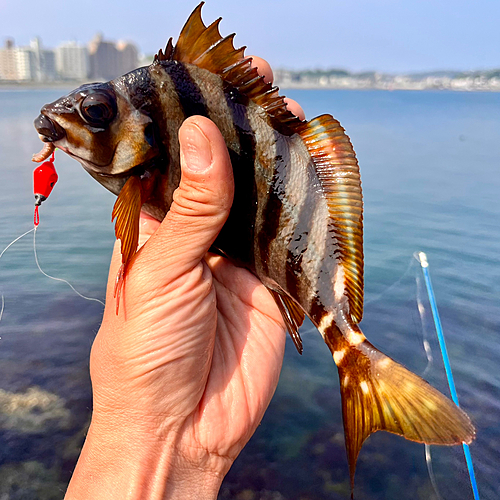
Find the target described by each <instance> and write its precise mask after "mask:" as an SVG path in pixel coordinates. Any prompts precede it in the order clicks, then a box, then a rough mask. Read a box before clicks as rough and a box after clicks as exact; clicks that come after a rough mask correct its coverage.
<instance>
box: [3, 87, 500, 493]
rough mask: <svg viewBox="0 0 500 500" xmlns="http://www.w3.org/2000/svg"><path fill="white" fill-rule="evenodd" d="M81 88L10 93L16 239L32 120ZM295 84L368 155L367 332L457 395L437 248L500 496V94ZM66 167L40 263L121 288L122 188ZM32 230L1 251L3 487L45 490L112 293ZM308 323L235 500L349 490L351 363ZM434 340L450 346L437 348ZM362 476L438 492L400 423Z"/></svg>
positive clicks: (460, 381) (64, 476)
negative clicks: (342, 385)
mask: <svg viewBox="0 0 500 500" xmlns="http://www.w3.org/2000/svg"><path fill="white" fill-rule="evenodd" d="M68 90H69V89H68ZM64 93H65V91H64V90H43V91H42V90H31V89H30V90H21V91H7V90H4V91H1V92H0V251H1V249H3V248H4V247H5V246H6V245H7V244H8V243H10V241H12V240H13V239H14V238H15V237H16V236H18V235H19V234H21V233H23V232H24V231H26V230H28V229H30V228H31V227H32V220H33V195H32V184H31V183H32V170H33V167H34V164H33V163H32V162H31V161H30V158H31V155H32V154H33V153H34V152H37V151H38V150H39V149H40V147H41V143H40V141H39V139H38V137H37V134H36V132H35V130H34V128H33V124H32V123H33V119H34V118H35V117H36V116H37V115H38V113H39V110H40V108H41V106H42V105H43V104H45V103H47V102H51V101H53V100H55V99H56V98H58V97H59V96H60V95H62V94H64ZM286 94H287V95H289V96H290V97H292V98H294V99H296V100H298V101H299V102H300V103H301V104H302V106H303V107H304V109H305V111H306V114H307V116H308V117H309V118H311V117H313V116H316V115H318V114H321V113H331V114H333V115H334V116H335V117H336V118H337V119H339V120H340V121H341V123H342V125H343V126H344V127H345V129H346V130H347V132H348V134H349V136H350V137H351V140H352V143H353V145H354V148H355V150H356V153H357V155H358V158H359V162H360V166H361V172H362V182H363V194H364V200H365V213H364V223H365V283H366V286H365V298H366V306H365V313H364V319H363V322H362V324H361V327H362V329H363V331H364V332H365V334H366V335H367V337H368V338H369V339H370V340H371V341H372V343H374V344H375V345H376V346H377V347H379V348H380V349H382V350H383V351H384V352H386V353H387V354H389V355H391V356H392V357H394V358H395V359H397V360H399V361H401V362H403V363H404V364H406V365H407V366H408V367H409V368H411V369H412V370H414V371H415V372H416V373H419V374H423V373H424V372H425V376H426V378H427V379H428V380H429V381H430V382H431V383H433V384H434V385H435V386H437V387H438V388H439V389H440V390H442V391H443V392H444V393H445V394H449V392H448V389H447V386H446V381H445V377H444V372H443V367H442V361H441V359H440V353H439V350H438V347H437V343H436V341H435V337H434V335H435V334H434V331H433V325H432V321H431V317H430V310H429V308H428V304H427V302H426V301H425V297H423V295H422V290H420V292H419V293H420V295H421V296H422V297H423V304H424V312H423V324H422V322H421V317H420V315H419V312H418V309H417V291H418V290H417V286H416V277H418V276H419V273H420V271H419V269H418V265H416V261H415V260H414V259H413V257H412V255H413V253H414V252H416V251H421V250H422V251H425V252H426V253H427V255H428V258H429V262H430V270H431V275H432V279H433V284H434V288H435V292H436V296H437V302H438V306H439V309H440V313H441V319H442V323H443V328H444V331H445V335H446V339H447V343H448V350H449V354H450V359H451V365H452V368H453V371H454V374H455V379H456V385H457V391H458V395H459V399H460V403H461V405H462V406H463V407H464V408H465V409H466V410H467V412H468V413H469V415H470V416H471V417H472V419H473V421H474V422H475V424H476V426H477V429H478V437H477V440H476V441H475V442H474V443H473V444H472V445H471V452H472V456H473V460H474V463H475V466H476V474H477V480H478V484H479V491H480V493H481V497H482V498H484V499H495V498H498V497H499V496H500V475H499V474H498V467H499V466H500V368H499V362H498V359H500V341H499V338H498V332H499V330H500V308H499V303H500V300H499V297H500V257H499V255H500V254H499V244H500V194H499V193H500V94H493V93H452V92H381V91H335V90H330V91H329V90H325V91H318V90H314V91H312V90H311V91H306V90H301V91H298V90H293V91H292V90H290V91H287V92H286ZM56 167H57V169H58V173H59V183H58V184H57V185H56V187H55V189H54V191H53V193H52V195H51V197H50V199H49V200H48V201H47V202H46V203H44V204H43V205H42V206H41V208H40V220H41V224H40V228H39V231H38V232H37V247H38V252H39V260H40V264H41V266H42V268H43V269H44V270H45V271H46V272H48V273H49V274H52V275H55V276H57V277H61V278H65V279H68V280H69V281H71V282H72V283H73V285H74V286H75V287H76V288H77V289H78V290H79V291H80V292H82V293H83V294H85V295H90V296H94V297H97V298H100V299H103V298H104V291H105V284H106V279H107V268H108V264H109V259H110V256H111V250H112V245H113V241H114V234H113V227H112V224H111V222H110V214H111V209H112V206H113V203H114V196H112V195H111V194H110V193H108V192H107V191H105V190H104V189H103V188H102V187H101V186H100V185H98V184H97V183H96V182H95V181H94V180H93V179H91V178H90V176H88V175H87V174H86V173H85V172H84V170H83V169H82V167H81V166H80V165H79V164H78V163H77V162H75V161H74V160H72V159H70V158H69V157H67V156H66V155H64V154H63V153H61V152H58V153H57V154H56ZM31 236H32V235H28V236H27V237H25V238H24V239H23V240H20V241H19V242H18V243H16V245H14V246H13V247H12V248H11V249H9V251H8V252H6V253H5V255H4V256H3V258H2V259H0V293H2V294H3V295H4V297H5V311H4V315H3V319H2V321H1V322H0V337H1V339H0V497H2V498H3V496H2V495H10V496H7V497H6V498H37V499H42V500H45V499H52V498H54V499H56V498H62V496H63V492H64V489H65V486H66V484H67V481H68V480H69V477H70V475H71V472H72V469H73V467H74V464H75V460H76V458H77V456H78V452H79V448H80V446H81V444H82V440H83V437H84V432H85V428H86V425H87V424H88V421H89V418H90V412H91V404H92V403H91V392H90V381H89V375H88V357H89V353H90V347H91V344H92V340H93V338H94V336H95V333H96V332H97V329H98V327H99V324H100V320H101V318H102V307H101V306H100V305H99V304H97V303H90V302H86V301H84V300H82V299H80V298H79V297H78V296H76V295H75V294H74V293H73V292H71V290H69V288H68V287H67V285H65V284H63V283H55V282H52V281H50V280H48V279H47V278H45V277H44V276H42V275H41V274H40V273H39V271H38V270H37V269H36V266H35V263H34V259H33V248H32V237H31ZM302 333H303V340H304V354H303V356H299V355H298V354H297V353H296V351H295V349H294V347H293V344H292V343H291V342H288V343H287V350H286V354H285V362H284V366H283V371H282V375H281V379H280V383H279V386H278V389H277V391H276V395H275V397H274V399H273V401H272V403H271V405H270V407H269V410H268V411H267V413H266V415H265V417H264V419H263V422H262V424H261V426H260V427H259V428H258V430H257V432H256V433H255V435H254V437H253V438H252V439H251V441H250V442H249V444H248V445H247V447H246V448H245V449H244V450H243V452H242V453H241V455H240V456H239V458H238V459H237V460H236V462H235V464H234V466H233V468H232V469H231V471H230V472H229V474H228V476H227V477H226V479H225V481H224V483H223V486H222V488H221V493H220V498H221V499H222V498H231V499H233V498H234V499H237V498H245V499H246V498H248V499H253V500H257V499H264V500H265V499H271V498H272V499H287V500H288V499H290V500H293V499H301V500H306V499H308V500H309V499H311V500H312V499H344V498H349V480H348V477H349V476H348V469H347V461H346V458H345V451H344V445H343V439H344V437H343V430H342V416H341V409H340V395H339V388H338V377H337V374H336V368H335V366H334V364H333V361H332V359H331V355H330V353H329V351H328V349H327V348H326V346H325V345H324V344H323V341H322V339H321V337H320V336H319V334H318V333H317V332H315V331H314V329H313V328H312V326H311V325H310V324H306V325H304V327H303V329H302ZM424 340H427V341H428V342H429V343H430V346H431V348H432V355H433V361H432V363H431V364H430V365H429V363H428V358H427V357H426V355H425V353H424V349H423V341H424ZM298 387H300V390H298V389H297V388H298ZM13 402H14V403H13ZM12 404H14V408H15V411H14V410H12V408H13V406H12ZM9 405H10V406H9ZM16 405H17V406H16ZM431 451H432V457H433V461H432V465H433V468H434V473H435V475H436V483H437V486H438V489H439V493H440V495H441V496H442V498H444V499H468V498H472V497H471V490H470V485H469V483H468V481H469V480H468V476H467V471H466V467H465V463H464V460H463V453H462V450H461V447H453V448H437V447H432V448H431ZM356 493H357V497H358V498H366V499H401V498H406V499H430V498H436V497H435V496H434V495H435V492H434V490H433V488H432V486H431V483H430V480H429V476H428V472H427V467H426V463H425V459H424V449H423V445H419V444H415V443H410V442H407V441H404V440H403V439H401V438H399V437H397V436H393V435H390V434H387V433H377V434H375V435H374V436H372V437H371V438H370V439H369V440H368V442H367V443H366V444H365V446H364V447H363V449H362V451H361V454H360V457H359V460H358V468H357V474H356ZM16 495H18V496H16ZM23 495H24V496H23Z"/></svg>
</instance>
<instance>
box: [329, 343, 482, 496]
mask: <svg viewBox="0 0 500 500" xmlns="http://www.w3.org/2000/svg"><path fill="white" fill-rule="evenodd" d="M333 355H334V359H335V362H336V364H337V367H338V370H339V377H340V389H341V394H342V414H343V419H344V433H345V442H346V448H347V459H348V462H349V471H350V476H351V488H353V487H354V473H355V470H356V461H357V458H358V454H359V451H360V449H361V446H362V445H363V442H364V441H365V439H366V438H367V437H368V436H370V434H372V433H374V432H376V431H381V430H382V431H388V432H392V433H394V434H399V435H401V436H403V437H405V438H406V439H410V440H411V441H417V442H419V443H426V444H436V445H456V444H460V443H462V442H464V443H470V442H471V441H472V440H473V439H474V437H475V434H476V431H475V429H474V426H473V425H472V423H471V421H470V419H469V417H468V416H467V414H466V413H465V412H464V411H463V410H461V409H460V408H459V407H458V406H456V405H455V404H454V403H453V402H452V401H451V400H449V399H448V398H447V397H446V396H444V395H443V394H441V393H440V392H439V391H438V390H436V389H434V387H432V386H431V385H430V384H428V383H427V382H426V381H425V380H423V379H422V378H420V377H418V376H417V375H415V374H414V373H412V372H410V371H409V370H407V369H406V368H405V367H404V366H402V365H400V364H399V363H397V362H396V361H394V360H393V359H391V358H389V357H388V356H385V355H384V354H383V353H381V352H380V351H379V350H377V349H376V348H375V347H373V346H372V345H371V344H370V343H369V342H368V341H366V340H365V341H364V342H362V343H361V344H359V345H358V346H356V347H352V346H348V347H345V349H343V350H340V351H336V352H334V353H333Z"/></svg>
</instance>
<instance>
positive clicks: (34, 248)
mask: <svg viewBox="0 0 500 500" xmlns="http://www.w3.org/2000/svg"><path fill="white" fill-rule="evenodd" d="M33 230H34V232H33V252H34V254H35V262H36V265H37V267H38V269H39V271H40V272H41V273H42V274H43V275H44V276H46V277H47V278H50V279H51V280H54V281H61V282H63V283H66V284H67V285H68V286H69V287H70V288H71V290H73V291H74V292H75V293H76V294H77V295H78V296H79V297H81V298H82V299H85V300H90V301H93V302H99V304H101V305H103V306H104V305H105V304H104V302H103V301H102V300H99V299H95V298H94V297H87V296H85V295H83V294H81V293H80V292H79V291H78V290H77V289H76V288H75V287H74V286H73V285H72V284H71V283H70V282H69V281H68V280H65V279H63V278H56V277H55V276H51V275H50V274H47V273H46V272H45V271H44V270H43V269H42V268H41V267H40V263H39V262H38V255H37V251H36V230H37V228H36V227H35V228H33V229H32V231H33Z"/></svg>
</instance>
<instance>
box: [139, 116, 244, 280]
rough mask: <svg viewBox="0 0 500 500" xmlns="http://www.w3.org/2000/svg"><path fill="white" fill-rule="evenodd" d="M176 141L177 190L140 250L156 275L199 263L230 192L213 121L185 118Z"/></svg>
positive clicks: (223, 152) (227, 208)
mask: <svg viewBox="0 0 500 500" xmlns="http://www.w3.org/2000/svg"><path fill="white" fill-rule="evenodd" d="M179 143H180V159H181V181H180V184H179V187H178V188H177V190H176V191H175V192H174V196H173V203H172V205H171V207H170V210H169V212H168V213H167V215H166V217H165V219H164V220H163V222H162V224H161V226H160V227H159V229H158V231H156V233H155V234H154V235H153V236H152V237H151V238H150V240H149V241H148V243H147V244H146V245H145V247H144V249H143V258H147V257H148V256H152V257H153V258H152V259H151V261H152V262H156V264H157V265H158V267H159V269H158V271H159V270H160V268H161V269H162V270H165V266H167V268H169V270H170V271H172V270H174V274H176V275H177V276H179V275H181V274H182V273H184V272H185V271H187V270H190V269H192V268H193V267H194V266H195V265H197V264H198V263H199V262H200V261H201V260H202V259H203V257H204V256H205V254H206V253H207V251H208V250H209V248H210V246H211V245H212V243H213V242H214V240H215V238H216V237H217V235H218V234H219V231H220V230H221V229H222V226H223V225H224V223H225V222H226V219H227V217H228V215H229V211H230V210H231V205H232V202H233V193H234V182H233V169H232V166H231V160H230V158H229V153H228V151H227V148H226V144H225V142H224V139H223V137H222V135H221V133H220V131H219V129H218V128H217V126H216V125H215V124H214V123H213V122H212V121H210V120H209V119H208V118H204V117H202V116H193V117H190V118H188V119H187V120H186V121H185V122H184V123H183V125H182V126H181V128H180V130H179ZM158 256H161V259H158ZM155 257H156V258H155ZM148 260H149V259H148ZM169 274H170V273H169ZM171 278H174V276H171Z"/></svg>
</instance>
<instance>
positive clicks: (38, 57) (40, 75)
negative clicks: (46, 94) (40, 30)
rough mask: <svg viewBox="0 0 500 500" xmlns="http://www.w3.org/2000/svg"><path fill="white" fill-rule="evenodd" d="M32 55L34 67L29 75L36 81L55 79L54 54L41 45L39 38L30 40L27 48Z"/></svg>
mask: <svg viewBox="0 0 500 500" xmlns="http://www.w3.org/2000/svg"><path fill="white" fill-rule="evenodd" d="M27 50H30V51H31V52H32V54H33V56H34V61H33V62H34V68H33V74H32V76H31V79H32V80H35V81H37V82H50V81H54V80H57V70H56V55H55V53H54V51H53V50H47V49H44V48H43V47H42V41H41V40H40V38H38V37H37V38H34V39H33V40H31V42H30V46H29V48H27Z"/></svg>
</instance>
